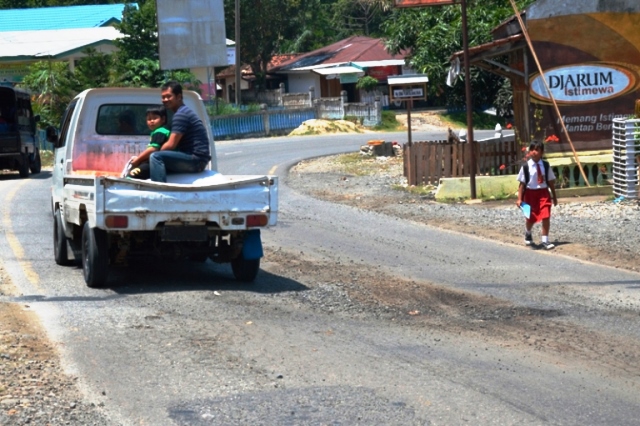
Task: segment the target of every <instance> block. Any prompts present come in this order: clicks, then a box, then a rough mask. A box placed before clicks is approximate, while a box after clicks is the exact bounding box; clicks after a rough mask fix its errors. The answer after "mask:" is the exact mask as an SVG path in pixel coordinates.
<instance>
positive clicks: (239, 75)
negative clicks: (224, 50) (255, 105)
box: [236, 0, 242, 108]
mask: <svg viewBox="0 0 640 426" xmlns="http://www.w3.org/2000/svg"><path fill="white" fill-rule="evenodd" d="M241 64H242V62H241V61H240V0H236V105H237V106H238V108H239V107H240V104H241V103H242V100H241V99H240V93H241V90H242V80H241V78H242V73H241V72H240V71H241V70H240V66H241Z"/></svg>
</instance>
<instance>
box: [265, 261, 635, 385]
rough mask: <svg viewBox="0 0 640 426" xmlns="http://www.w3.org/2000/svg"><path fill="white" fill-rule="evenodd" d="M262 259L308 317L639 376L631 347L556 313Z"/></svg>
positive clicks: (381, 276)
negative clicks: (401, 329)
mask: <svg viewBox="0 0 640 426" xmlns="http://www.w3.org/2000/svg"><path fill="white" fill-rule="evenodd" d="M266 252H267V253H268V254H267V257H266V259H265V261H266V262H265V265H264V268H265V269H267V270H268V271H269V272H271V273H273V274H275V275H280V276H284V277H287V278H289V279H292V280H296V281H298V282H300V283H301V284H302V285H303V286H305V287H307V288H308V289H309V290H307V291H299V292H291V293H289V296H290V297H293V298H294V299H295V300H296V301H298V302H300V303H303V304H304V305H305V306H308V307H310V308H311V309H314V310H318V311H322V312H330V313H332V314H338V315H345V316H348V317H350V318H362V319H371V320H376V319H380V320H383V321H394V322H395V323H397V324H402V325H405V326H410V327H426V328H431V329H434V330H437V331H440V332H445V333H451V334H452V335H458V336H467V337H469V338H471V339H476V340H478V341H480V342H483V343H486V344H491V345H498V346H502V347H509V348H512V349H518V350H535V351H540V352H541V353H546V354H549V355H552V356H554V357H561V358H563V359H565V358H572V359H574V360H576V362H582V361H585V362H588V363H589V364H593V363H595V364H597V365H601V366H605V368H606V369H611V368H613V369H614V370H616V371H617V372H618V373H619V372H620V371H621V370H622V371H624V372H625V373H629V372H633V373H634V374H638V373H640V344H639V343H638V341H637V339H628V338H626V337H624V336H617V335H614V334H612V333H608V332H606V331H599V330H594V329H589V328H587V327H585V326H584V325H583V324H581V323H580V322H579V319H578V318H575V317H573V316H572V315H566V314H565V313H564V312H562V311H560V310H557V309H545V308H540V307H528V306H517V305H514V304H512V303H510V302H508V301H505V300H501V299H498V298H495V297H492V296H484V295H478V294H473V293H469V292H464V291H459V290H455V289H449V288H444V287H443V286H440V285H435V284H433V283H429V282H418V281H412V280H407V279H404V278H402V277H396V276H392V275H389V274H386V273H384V272H382V271H380V270H377V269H376V268H373V267H369V268H367V267H365V266H363V265H357V264H354V263H345V262H332V261H327V260H326V259H315V258H311V257H304V256H303V255H300V254H296V253H292V252H289V251H283V250H266Z"/></svg>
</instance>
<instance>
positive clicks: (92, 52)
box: [73, 47, 113, 92]
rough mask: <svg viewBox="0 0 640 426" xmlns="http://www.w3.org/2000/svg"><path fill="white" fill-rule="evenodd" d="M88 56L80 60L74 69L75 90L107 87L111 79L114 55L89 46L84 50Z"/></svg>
mask: <svg viewBox="0 0 640 426" xmlns="http://www.w3.org/2000/svg"><path fill="white" fill-rule="evenodd" d="M83 53H84V54H85V55H87V56H85V57H84V58H81V59H80V60H78V63H77V64H76V66H75V69H74V71H73V77H74V79H75V90H76V91H77V92H81V91H83V90H85V89H88V88H90V87H106V86H108V85H109V81H110V80H111V78H112V76H111V72H112V69H113V56H112V55H107V54H105V53H101V52H98V51H97V50H96V49H94V48H92V47H89V48H87V49H85V50H84V51H83Z"/></svg>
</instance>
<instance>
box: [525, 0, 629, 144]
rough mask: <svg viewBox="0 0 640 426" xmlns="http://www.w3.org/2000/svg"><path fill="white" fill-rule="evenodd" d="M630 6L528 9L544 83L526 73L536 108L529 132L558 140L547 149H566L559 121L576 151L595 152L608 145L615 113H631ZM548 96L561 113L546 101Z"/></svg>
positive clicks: (529, 26) (528, 23)
mask: <svg viewBox="0 0 640 426" xmlns="http://www.w3.org/2000/svg"><path fill="white" fill-rule="evenodd" d="M635 8H636V12H635V13H633V12H631V13H614V12H607V11H599V10H598V11H595V10H594V11H592V12H591V11H590V12H591V13H580V14H572V15H567V14H564V13H562V12H561V11H562V10H563V9H560V11H559V12H557V13H558V15H559V16H548V14H544V15H543V16H540V17H538V16H529V14H527V18H528V19H527V27H528V28H529V34H530V36H531V38H532V40H533V45H534V48H535V49H536V53H537V55H538V58H539V60H540V64H541V66H542V68H543V70H544V79H545V80H546V86H547V87H548V89H547V87H545V84H544V82H543V81H542V78H541V76H540V74H538V73H536V74H533V75H531V76H530V80H529V89H530V95H531V101H532V102H533V104H534V107H535V108H536V109H538V110H539V114H538V117H539V118H538V119H537V121H538V122H537V123H535V127H536V129H537V131H536V134H535V135H532V136H534V137H535V138H537V139H540V140H546V139H547V138H549V137H553V136H554V137H556V138H558V139H559V142H557V143H554V144H550V146H549V147H548V148H549V149H546V148H545V151H546V152H558V151H566V152H569V149H570V146H569V145H568V143H567V142H566V138H565V137H564V135H563V132H564V129H563V128H562V126H561V125H560V120H562V121H563V122H564V126H565V128H566V130H567V132H568V133H569V134H570V136H571V140H572V141H573V145H574V147H575V149H576V150H577V151H596V150H603V149H611V134H612V133H611V132H612V123H613V119H614V118H626V117H627V116H629V115H633V114H634V107H635V101H636V99H640V35H639V32H638V26H639V25H640V13H638V12H640V7H637V6H636V7H635ZM567 29H570V36H568V34H569V33H567ZM549 91H550V92H551V93H549ZM551 95H553V98H554V99H555V101H556V102H557V104H558V107H559V109H560V115H561V117H558V116H557V114H556V113H555V110H554V109H553V108H552V106H551V105H552V103H551Z"/></svg>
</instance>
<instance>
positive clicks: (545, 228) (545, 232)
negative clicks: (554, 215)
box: [542, 218, 551, 237]
mask: <svg viewBox="0 0 640 426" xmlns="http://www.w3.org/2000/svg"><path fill="white" fill-rule="evenodd" d="M550 227H551V219H550V218H546V219H542V236H543V237H548V236H549V228H550Z"/></svg>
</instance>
